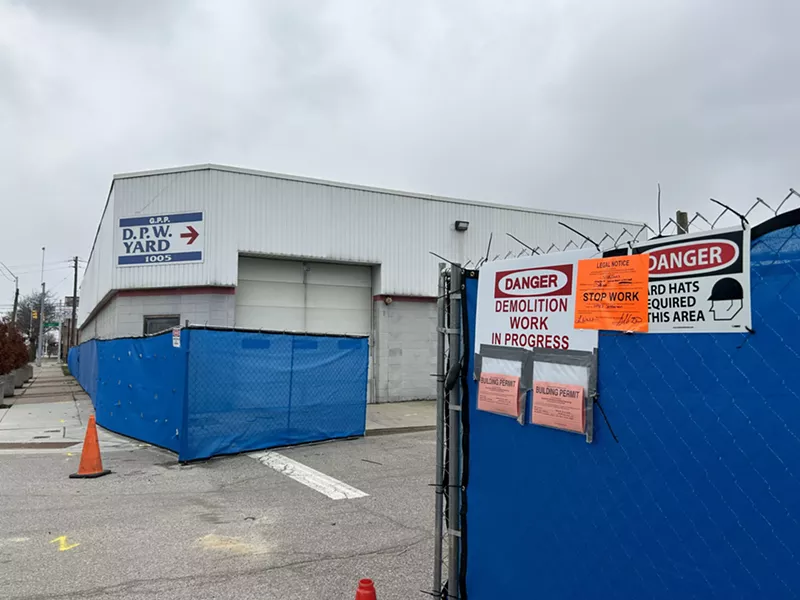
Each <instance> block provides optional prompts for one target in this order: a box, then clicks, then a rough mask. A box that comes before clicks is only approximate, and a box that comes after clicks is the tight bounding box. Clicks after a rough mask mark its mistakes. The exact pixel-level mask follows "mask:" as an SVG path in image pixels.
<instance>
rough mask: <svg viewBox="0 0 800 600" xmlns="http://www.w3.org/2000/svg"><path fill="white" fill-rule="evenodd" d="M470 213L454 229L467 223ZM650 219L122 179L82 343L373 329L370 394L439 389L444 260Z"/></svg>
mask: <svg viewBox="0 0 800 600" xmlns="http://www.w3.org/2000/svg"><path fill="white" fill-rule="evenodd" d="M457 221H459V222H466V223H468V226H467V228H466V230H463V229H464V227H465V226H464V225H463V224H461V225H460V226H458V227H457V226H456V222H457ZM559 221H562V222H565V223H567V224H569V225H570V226H572V227H574V228H575V229H578V230H579V231H581V232H584V233H585V234H586V235H588V236H590V237H592V238H593V239H598V240H599V239H601V238H603V237H604V235H605V234H607V233H608V234H611V235H612V236H617V235H620V234H621V233H622V231H623V229H624V228H627V229H628V230H629V231H633V230H635V229H636V228H640V227H641V224H637V223H630V222H625V221H615V220H608V219H601V218H594V217H581V216H573V215H564V214H556V213H547V212H543V211H537V210H531V209H526V208H519V207H511V206H499V205H494V204H482V203H476V202H469V201H466V200H456V199H452V198H441V197H434V196H426V195H419V194H410V193H406V192H397V191H390V190H383V189H376V188H369V187H363V186H355V185H347V184H343V183H336V182H330V181H320V180H313V179H306V178H301V177H292V176H287V175H280V174H275V173H266V172H260V171H250V170H246V169H237V168H231V167H223V166H218V165H199V166H191V167H183V168H175V169H165V170H160V171H148V172H140V173H128V174H123V175H116V176H115V177H114V178H113V181H112V182H111V189H110V191H109V194H108V199H107V202H106V206H105V209H104V211H103V215H102V218H101V220H100V225H99V227H98V230H97V234H96V237H95V240H94V244H93V246H92V251H91V255H90V257H89V263H88V266H87V268H86V272H85V274H84V278H83V282H82V285H81V302H80V315H79V323H80V339H81V341H86V340H89V339H92V338H102V339H107V338H114V337H125V336H139V335H142V334H143V333H151V332H155V331H159V330H162V329H166V328H168V327H172V326H175V325H177V324H179V323H184V322H185V321H187V320H188V321H189V322H191V323H193V324H207V325H209V326H217V327H239V328H247V329H262V330H270V331H303V332H311V333H332V334H344V333H346V334H364V335H369V336H370V338H371V344H370V347H371V365H370V366H371V373H370V393H369V396H370V399H371V401H379V402H384V401H394V400H409V399H417V398H432V397H435V381H434V378H433V377H431V376H430V374H431V373H433V372H434V370H435V350H436V348H435V346H436V303H435V296H436V285H437V265H438V263H439V262H440V261H439V259H437V258H435V257H434V256H432V255H431V254H430V252H431V251H432V252H436V253H437V254H439V255H441V256H444V257H446V258H448V259H450V260H454V261H461V262H466V261H467V260H468V259H471V260H472V261H475V260H477V259H479V258H480V257H481V256H483V255H485V254H486V249H487V242H488V240H489V235H490V234H492V233H493V234H494V236H493V242H492V250H491V253H492V255H493V256H494V255H497V254H499V255H500V256H505V255H506V253H508V252H514V254H517V253H519V252H520V250H522V247H521V246H520V245H519V244H518V243H517V242H515V241H513V240H512V239H511V238H509V237H508V236H506V235H505V234H506V233H511V234H513V235H514V236H516V237H518V238H519V239H521V240H523V241H525V242H526V243H528V244H530V245H534V246H541V247H543V248H547V247H548V246H550V244H551V243H555V244H556V245H558V246H563V245H565V244H567V243H568V242H569V241H570V240H575V236H574V234H572V233H571V232H569V231H568V230H567V229H565V228H564V227H561V226H559V225H558V222H559Z"/></svg>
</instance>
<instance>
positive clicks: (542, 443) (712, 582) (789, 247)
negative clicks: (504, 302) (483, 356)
mask: <svg viewBox="0 0 800 600" xmlns="http://www.w3.org/2000/svg"><path fill="white" fill-rule="evenodd" d="M750 260H751V271H750V279H751V301H752V317H753V328H752V330H751V331H745V332H742V333H728V334H705V333H700V334H683V333H675V334H633V335H628V334H617V333H613V332H601V333H600V336H599V348H598V371H597V392H598V395H597V402H596V403H595V411H594V427H593V436H592V440H591V443H587V440H585V439H584V438H583V437H582V436H577V435H571V434H569V433H565V432H562V431H557V430H554V429H548V428H541V427H534V426H525V427H522V426H520V425H519V423H517V422H515V421H514V420H513V419H508V418H503V417H499V416H498V415H493V414H491V413H487V412H483V411H478V410H477V408H476V396H477V384H476V382H475V381H474V378H473V373H474V365H473V349H472V345H471V340H470V338H471V335H472V333H473V332H474V325H475V312H476V296H477V289H478V277H479V275H480V273H479V270H470V269H463V268H461V267H459V266H458V265H450V266H445V265H440V270H439V324H438V325H439V327H438V332H439V336H438V340H439V360H438V368H437V381H438V395H437V398H438V403H437V406H438V425H439V427H438V430H437V431H438V435H437V442H438V444H437V456H436V481H435V490H436V521H435V523H436V534H437V536H436V546H435V564H434V575H433V587H434V592H433V595H434V596H435V597H438V598H459V599H463V600H466V599H467V598H469V599H470V600H490V599H494V598H558V599H562V598H575V599H578V598H580V599H585V598H586V597H587V596H591V597H594V598H603V599H606V598H622V599H639V598H656V599H659V600H660V599H664V600H667V599H674V598H725V599H728V598H743V599H756V598H795V597H798V596H800V467H799V466H798V461H797V457H798V456H800V433H799V432H800V391H798V386H797V385H796V378H797V373H800V308H799V307H800V209H798V210H794V211H791V212H787V213H783V214H778V215H776V216H774V217H773V218H771V219H769V220H768V221H766V222H764V223H762V224H760V225H758V226H756V227H753V229H752V242H751V255H750Z"/></svg>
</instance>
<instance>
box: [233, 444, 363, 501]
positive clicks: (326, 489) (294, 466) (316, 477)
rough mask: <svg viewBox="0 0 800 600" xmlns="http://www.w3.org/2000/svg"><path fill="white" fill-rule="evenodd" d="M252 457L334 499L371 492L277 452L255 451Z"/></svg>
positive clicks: (346, 498) (345, 498) (360, 495)
mask: <svg viewBox="0 0 800 600" xmlns="http://www.w3.org/2000/svg"><path fill="white" fill-rule="evenodd" d="M248 456H250V458H255V459H256V460H257V461H258V462H260V463H261V464H262V465H265V466H267V467H270V468H271V469H275V470H276V471H277V472H278V473H283V474H284V475H286V476H287V477H291V478H292V479H294V480H295V481H297V482H299V483H302V484H303V485H305V486H308V487H310V488H311V489H312V490H316V491H318V492H319V493H320V494H325V495H326V496H327V497H328V498H330V499H332V500H352V499H353V498H363V497H364V496H369V494H367V493H365V492H362V491H361V490H358V489H356V488H354V487H353V486H350V485H347V484H346V483H344V482H342V481H339V480H338V479H334V478H333V477H331V476H330V475H325V473H320V472H319V471H317V470H316V469H312V468H311V467H307V466H306V465H304V464H303V463H299V462H297V461H296V460H292V459H291V458H289V457H287V456H284V455H283V454H279V453H277V452H271V451H269V450H267V451H266V452H254V453H252V454H249V455H248Z"/></svg>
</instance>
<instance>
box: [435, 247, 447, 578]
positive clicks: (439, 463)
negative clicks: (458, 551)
mask: <svg viewBox="0 0 800 600" xmlns="http://www.w3.org/2000/svg"><path fill="white" fill-rule="evenodd" d="M438 279H439V288H438V293H437V300H436V317H437V319H436V483H435V486H436V487H435V490H436V523H435V525H436V527H435V536H436V537H435V539H434V546H433V559H434V566H433V590H434V593H436V594H439V593H441V591H442V542H443V541H444V540H443V538H442V526H443V524H444V515H443V514H442V509H443V507H444V489H443V486H444V444H445V440H444V409H445V406H444V379H445V364H444V355H445V320H444V313H445V308H446V307H445V292H446V289H445V264H444V263H439V278H438Z"/></svg>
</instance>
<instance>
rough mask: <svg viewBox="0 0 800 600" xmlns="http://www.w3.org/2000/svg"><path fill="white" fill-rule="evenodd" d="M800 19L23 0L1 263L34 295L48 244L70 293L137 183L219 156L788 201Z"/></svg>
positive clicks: (598, 191)
mask: <svg viewBox="0 0 800 600" xmlns="http://www.w3.org/2000/svg"><path fill="white" fill-rule="evenodd" d="M798 22H800V3H798V2H792V1H791V0H762V1H760V2H756V1H749V0H748V1H744V0H706V1H703V2H698V1H697V0H668V1H666V0H659V1H655V0H654V1H647V0H597V1H591V2H590V1H587V0H536V1H535V2H533V1H531V0H525V1H520V2H512V1H509V0H503V1H502V2H496V1H490V0H483V1H478V0H457V1H456V0H452V1H450V0H445V1H435V0H403V1H402V2H397V1H394V2H390V1H388V0H386V1H369V2H367V1H365V0H353V1H348V0H336V1H330V2H323V1H321V0H320V1H313V2H312V1H309V2H306V1H299V0H284V1H282V2H277V1H274V2H273V1H259V0H251V1H245V0H242V1H237V0H224V1H223V0H216V1H211V0H207V1H196V2H195V1H189V0H186V1H180V2H178V1H168V0H148V1H145V0H131V1H121V0H119V1H111V0H0V159H1V160H2V166H1V167H0V202H1V203H2V225H3V227H2V230H0V260H2V261H3V262H4V263H6V264H7V265H8V266H9V267H12V270H15V271H18V272H19V273H20V274H21V275H20V281H21V288H22V290H23V292H28V291H30V290H31V289H33V288H35V287H36V286H37V285H38V283H39V270H38V267H37V266H36V265H37V264H38V262H39V261H40V260H41V247H42V246H43V245H46V246H47V258H46V260H47V262H48V271H47V272H46V273H45V276H46V277H45V278H46V281H47V283H48V286H49V287H55V286H58V287H57V289H56V292H57V293H58V294H59V295H61V296H63V295H64V294H65V293H67V292H68V291H69V290H70V286H71V276H70V271H68V270H65V269H64V267H66V262H65V261H66V259H68V258H69V257H71V256H74V255H78V256H80V257H81V258H83V259H87V258H88V256H89V251H90V249H91V244H92V240H93V238H94V234H95V230H96V227H97V224H98V221H99V219H100V215H101V212H102V209H103V205H104V203H105V200H106V194H107V192H108V187H109V184H110V182H111V176H112V175H113V174H114V173H118V172H125V171H135V170H143V169H153V168H163V167H169V166H177V165H183V164H193V163H205V162H217V163H223V164H230V165H235V166H243V167H249V168H255V169H264V170H270V171H279V172H286V173H292V174H298V175H306V176H311V177H320V178H325V179H334V180H341V181H349V182H354V183H360V184H365V185H376V186H381V187H389V188H398V189H404V190H408V191H418V192H426V193H432V194H440V195H447V196H456V197H463V198H468V199H475V200H486V201H493V202H499V203H506V204H520V205H525V206H533V207H537V208H542V209H553V210H560V211H571V212H582V213H591V214H598V215H603V216H610V217H615V216H616V217H624V218H627V219H638V220H646V221H648V222H651V223H655V221H656V209H655V206H656V205H655V199H656V183H657V182H661V185H662V189H663V206H664V213H665V214H666V213H674V211H675V209H677V208H682V209H685V210H688V211H690V212H692V213H693V212H694V211H696V210H700V211H702V212H704V213H706V214H713V213H714V212H715V210H714V209H713V208H712V206H711V205H710V204H709V203H708V198H709V197H710V196H713V197H716V198H719V199H722V200H724V201H726V202H729V203H730V204H732V205H733V206H735V207H737V208H744V207H747V206H749V205H750V204H751V203H752V202H753V201H754V200H755V197H756V196H757V195H759V196H761V197H763V198H765V199H766V200H768V201H776V200H777V201H778V202H779V201H780V199H782V198H783V197H784V196H785V194H786V192H787V191H788V188H789V187H790V186H797V187H800V172H799V169H798V167H799V166H800V160H799V159H800V136H799V135H798V134H800V108H798V107H800V78H799V77H798V73H800V45H799V44H798V42H797V24H798ZM776 203H777V202H776ZM50 269H52V270H50ZM12 294H13V285H12V284H11V283H10V282H8V281H6V280H5V279H2V278H0V311H3V312H5V309H6V306H5V305H6V304H9V303H10V302H11V299H12Z"/></svg>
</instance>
